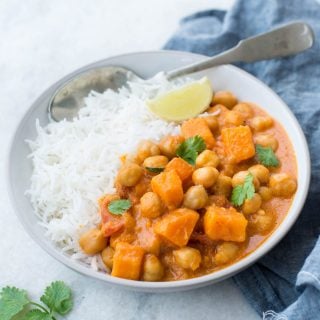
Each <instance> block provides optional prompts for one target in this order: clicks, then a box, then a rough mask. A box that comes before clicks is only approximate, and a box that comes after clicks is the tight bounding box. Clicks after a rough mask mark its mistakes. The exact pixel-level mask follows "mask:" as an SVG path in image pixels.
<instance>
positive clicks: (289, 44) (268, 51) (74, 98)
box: [49, 22, 314, 121]
mask: <svg viewBox="0 0 320 320" xmlns="http://www.w3.org/2000/svg"><path fill="white" fill-rule="evenodd" d="M313 42H314V34H313V31H312V29H311V27H310V26H309V25H307V24H306V23H303V22H293V23H289V24H287V25H284V26H282V27H279V28H277V29H274V30H271V31H269V32H266V33H263V34H260V35H257V36H254V37H251V38H248V39H245V40H241V41H240V42H239V43H238V44H237V45H236V46H235V47H233V48H231V49H229V50H227V51H225V52H222V53H220V54H218V55H216V56H214V57H211V58H208V59H205V60H203V61H201V62H197V63H195V64H192V65H189V66H186V67H182V68H178V69H175V70H172V71H169V72H166V73H165V75H166V77H167V78H168V79H173V78H176V77H180V76H184V75H187V74H190V73H193V72H197V71H201V70H204V69H208V68H211V67H214V66H218V65H222V64H227V63H233V62H240V61H242V62H254V61H259V60H268V59H273V58H278V57H285V56H289V55H293V54H296V53H299V52H302V51H304V50H306V49H309V48H311V47H312V45H313ZM134 79H141V78H139V77H138V76H137V75H136V74H135V73H133V72H132V71H130V70H128V69H125V68H123V67H117V66H106V67H100V68H96V69H90V70H87V71H84V72H82V73H80V74H77V75H76V76H75V77H74V78H73V79H71V80H69V81H67V82H66V83H64V84H62V85H61V86H60V87H59V88H58V90H57V91H56V92H55V94H54V95H53V96H52V99H51V100H50V103H49V118H50V119H51V120H54V121H61V120H63V119H66V120H72V119H73V118H74V117H76V116H77V114H78V111H79V109H80V108H81V107H83V98H85V97H86V96H87V95H88V94H89V92H90V91H92V90H94V91H97V92H103V91H105V90H106V89H112V90H117V89H119V88H120V87H122V86H124V85H126V84H127V83H128V81H132V80H134Z"/></svg>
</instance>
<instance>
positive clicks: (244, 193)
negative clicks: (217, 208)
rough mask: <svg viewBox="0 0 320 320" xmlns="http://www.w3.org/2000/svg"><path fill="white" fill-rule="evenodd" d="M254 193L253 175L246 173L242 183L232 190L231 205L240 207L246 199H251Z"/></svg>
mask: <svg viewBox="0 0 320 320" xmlns="http://www.w3.org/2000/svg"><path fill="white" fill-rule="evenodd" d="M254 191H255V189H254V184H253V175H252V174H251V173H248V174H247V176H246V177H245V179H244V183H243V184H240V185H238V186H236V187H235V188H233V190H232V195H231V202H232V204H233V205H235V206H241V205H242V204H243V203H244V201H245V200H246V199H252V197H253V195H254Z"/></svg>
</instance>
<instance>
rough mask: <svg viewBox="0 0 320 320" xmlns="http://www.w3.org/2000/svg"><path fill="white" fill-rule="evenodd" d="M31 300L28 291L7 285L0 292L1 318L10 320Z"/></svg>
mask: <svg viewBox="0 0 320 320" xmlns="http://www.w3.org/2000/svg"><path fill="white" fill-rule="evenodd" d="M29 302H30V300H29V298H28V296H27V292H26V291H25V290H20V289H18V288H15V287H5V288H3V289H2V290H1V292H0V319H1V320H10V319H11V318H12V317H13V316H15V315H16V314H18V313H19V312H21V311H22V310H23V308H24V307H25V306H26V305H27V304H28V303H29Z"/></svg>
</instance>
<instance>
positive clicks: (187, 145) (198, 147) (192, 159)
mask: <svg viewBox="0 0 320 320" xmlns="http://www.w3.org/2000/svg"><path fill="white" fill-rule="evenodd" d="M205 149H206V143H205V142H204V140H203V139H202V138H201V137H200V136H194V137H191V138H188V139H187V140H185V141H184V142H182V143H181V144H180V145H179V147H178V149H177V151H176V155H177V156H178V157H180V158H182V159H183V160H185V161H187V162H188V163H190V164H191V165H195V163H196V158H197V156H198V154H199V153H200V152H202V151H203V150H205Z"/></svg>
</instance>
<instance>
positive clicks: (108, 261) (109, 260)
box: [101, 247, 114, 269]
mask: <svg viewBox="0 0 320 320" xmlns="http://www.w3.org/2000/svg"><path fill="white" fill-rule="evenodd" d="M113 255H114V249H113V248H111V247H106V248H105V249H103V250H102V252H101V258H102V261H103V263H104V264H105V265H106V266H107V267H108V268H109V269H112V266H113Z"/></svg>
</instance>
